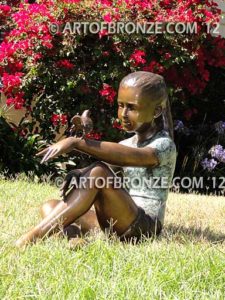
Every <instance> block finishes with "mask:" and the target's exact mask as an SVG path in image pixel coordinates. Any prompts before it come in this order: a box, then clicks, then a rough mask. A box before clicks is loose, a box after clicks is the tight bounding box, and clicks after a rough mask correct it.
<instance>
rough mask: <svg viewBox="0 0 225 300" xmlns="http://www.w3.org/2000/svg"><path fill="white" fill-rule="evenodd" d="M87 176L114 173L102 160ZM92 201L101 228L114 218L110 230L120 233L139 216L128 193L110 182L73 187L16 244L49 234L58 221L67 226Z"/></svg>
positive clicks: (83, 211)
mask: <svg viewBox="0 0 225 300" xmlns="http://www.w3.org/2000/svg"><path fill="white" fill-rule="evenodd" d="M83 176H84V177H86V178H88V177H89V178H90V177H91V178H94V180H97V178H100V177H101V178H103V179H106V178H109V177H111V178H113V177H114V176H115V175H114V174H113V173H112V171H111V170H110V169H109V168H108V167H107V166H106V165H105V164H103V163H98V164H97V165H96V166H94V167H93V168H92V169H91V170H89V171H88V172H87V173H85V175H83ZM92 204H94V206H95V209H96V214H97V218H98V222H99V225H100V227H101V228H102V229H103V230H104V229H106V228H108V227H110V223H112V222H110V221H111V220H113V222H114V224H113V230H114V231H115V232H116V233H117V234H118V235H121V234H123V233H124V232H125V231H126V230H127V228H128V227H129V226H130V224H131V223H132V222H133V221H134V220H135V219H136V217H137V215H138V207H137V206H136V204H135V203H134V201H133V200H132V198H131V196H130V195H129V194H128V193H127V192H126V191H125V190H124V189H122V188H119V189H115V188H113V186H112V184H111V185H109V186H107V187H105V186H104V187H102V188H99V187H98V186H96V185H92V186H87V187H85V188H78V189H73V190H72V191H71V192H70V193H69V194H68V195H67V198H66V200H65V202H64V201H62V202H60V203H59V204H58V205H57V206H56V207H55V208H54V209H53V211H52V212H51V213H50V214H49V215H48V216H47V217H45V218H44V219H43V220H42V221H41V222H40V223H39V224H38V225H37V226H35V227H34V228H33V229H32V230H30V231H29V232H28V233H27V234H25V235H23V236H22V237H21V238H20V239H19V240H18V241H17V242H16V245H17V246H23V245H24V244H26V243H28V242H31V241H35V240H36V239H37V238H41V237H43V236H44V235H45V234H46V233H51V232H52V231H54V230H55V229H57V228H58V227H59V224H62V225H63V226H67V225H69V224H71V223H72V222H74V221H75V220H77V219H78V218H79V217H80V216H82V215H84V214H85V213H86V212H87V211H88V210H89V209H90V207H91V206H92Z"/></svg>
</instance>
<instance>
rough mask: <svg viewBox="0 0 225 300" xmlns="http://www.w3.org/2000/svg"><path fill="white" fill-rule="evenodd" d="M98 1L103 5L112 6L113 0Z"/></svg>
mask: <svg viewBox="0 0 225 300" xmlns="http://www.w3.org/2000/svg"><path fill="white" fill-rule="evenodd" d="M96 3H98V4H101V5H103V6H109V7H110V6H112V5H113V1H112V0H96Z"/></svg>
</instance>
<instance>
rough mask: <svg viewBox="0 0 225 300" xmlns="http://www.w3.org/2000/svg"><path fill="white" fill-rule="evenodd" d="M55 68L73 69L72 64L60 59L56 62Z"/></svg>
mask: <svg viewBox="0 0 225 300" xmlns="http://www.w3.org/2000/svg"><path fill="white" fill-rule="evenodd" d="M56 66H57V67H61V68H65V69H73V68H74V64H73V63H71V62H70V61H69V60H68V59H60V60H58V61H57V62H56Z"/></svg>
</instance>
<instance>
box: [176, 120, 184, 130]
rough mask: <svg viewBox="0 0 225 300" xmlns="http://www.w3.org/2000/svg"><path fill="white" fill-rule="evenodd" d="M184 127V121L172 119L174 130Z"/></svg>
mask: <svg viewBox="0 0 225 300" xmlns="http://www.w3.org/2000/svg"><path fill="white" fill-rule="evenodd" d="M183 128H184V123H183V122H182V121H180V120H175V121H174V130H177V131H181V130H182V129H183Z"/></svg>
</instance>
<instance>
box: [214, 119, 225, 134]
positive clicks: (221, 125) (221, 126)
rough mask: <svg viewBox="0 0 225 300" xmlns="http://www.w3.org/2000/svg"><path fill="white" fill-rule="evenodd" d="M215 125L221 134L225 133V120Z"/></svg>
mask: <svg viewBox="0 0 225 300" xmlns="http://www.w3.org/2000/svg"><path fill="white" fill-rule="evenodd" d="M214 126H215V130H216V131H217V132H218V133H219V134H224V133H225V122H223V121H219V122H217V123H215V124H214Z"/></svg>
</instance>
